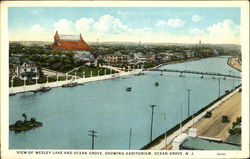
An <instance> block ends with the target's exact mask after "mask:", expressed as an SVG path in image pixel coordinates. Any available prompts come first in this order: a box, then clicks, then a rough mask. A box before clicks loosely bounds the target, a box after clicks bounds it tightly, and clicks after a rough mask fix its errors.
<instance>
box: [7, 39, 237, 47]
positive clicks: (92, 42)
mask: <svg viewBox="0 0 250 159" xmlns="http://www.w3.org/2000/svg"><path fill="white" fill-rule="evenodd" d="M9 42H50V43H53V42H54V41H39V40H10V41H9ZM85 42H86V41H85ZM87 43H88V44H89V43H91V44H94V43H97V42H95V41H88V42H87ZM101 43H133V44H139V42H133V41H102V42H98V44H101ZM142 44H188V45H238V46H241V44H233V43H201V44H198V43H181V42H141V45H142Z"/></svg>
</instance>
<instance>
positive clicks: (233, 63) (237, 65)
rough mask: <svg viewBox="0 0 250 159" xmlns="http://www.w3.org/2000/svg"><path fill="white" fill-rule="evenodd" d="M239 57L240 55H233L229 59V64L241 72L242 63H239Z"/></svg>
mask: <svg viewBox="0 0 250 159" xmlns="http://www.w3.org/2000/svg"><path fill="white" fill-rule="evenodd" d="M238 60H239V58H238V57H231V58H230V59H229V60H228V61H227V64H228V65H229V66H231V67H233V68H235V69H236V70H238V71H240V72H241V64H240V63H239V61H238Z"/></svg>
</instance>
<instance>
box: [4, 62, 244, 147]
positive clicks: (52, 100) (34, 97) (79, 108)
mask: <svg viewBox="0 0 250 159" xmlns="http://www.w3.org/2000/svg"><path fill="white" fill-rule="evenodd" d="M228 58H229V57H218V58H207V59H202V60H198V61H192V62H184V63H178V64H171V65H165V66H162V67H161V68H162V69H164V68H171V69H180V70H194V71H204V72H218V73H224V74H229V71H231V74H232V72H233V74H234V75H239V74H240V73H239V72H238V71H237V70H235V69H232V68H231V67H229V66H228V65H227V59H228ZM184 75H185V77H179V74H178V73H163V75H160V72H147V73H145V75H142V76H127V77H125V78H124V77H123V78H116V79H111V80H105V81H98V82H92V83H86V84H85V85H84V86H78V87H74V88H54V89H52V90H51V91H49V92H46V93H37V94H34V93H32V92H28V93H20V94H17V95H16V96H11V97H10V100H9V101H10V106H9V111H10V113H9V115H10V116H9V122H10V124H13V123H15V121H16V120H23V118H22V116H21V115H22V113H26V114H27V116H28V119H29V118H31V117H35V118H36V119H37V120H38V121H41V122H43V126H42V127H39V128H36V129H32V130H30V131H26V132H20V133H15V132H12V131H10V132H9V148H10V149H91V141H92V140H91V137H90V136H88V134H89V133H88V131H89V130H95V131H97V136H98V137H97V138H95V149H128V147H129V132H130V128H132V139H131V149H140V148H142V147H143V146H144V145H146V144H147V143H148V142H149V140H150V124H151V123H150V122H151V108H150V106H149V105H151V104H155V105H156V107H155V109H154V112H155V115H154V126H153V139H154V138H156V137H157V136H159V135H161V134H162V133H164V131H165V130H166V129H170V128H172V127H173V126H174V125H176V124H177V123H179V122H180V120H181V111H180V109H181V105H182V119H184V118H186V117H187V100H188V99H187V91H186V90H187V89H191V93H190V101H191V102H190V107H191V111H190V112H191V113H194V112H196V111H198V110H199V109H201V108H202V107H204V106H206V105H207V104H209V103H210V102H212V101H213V100H215V99H216V98H218V94H219V93H218V79H213V78H212V76H204V78H203V79H202V78H200V75H191V74H184ZM216 78H217V77H216ZM155 82H159V86H158V87H155V86H154V83H155ZM239 83H240V81H239V80H238V79H234V80H233V79H232V78H227V79H226V80H222V79H221V82H220V85H221V93H220V94H221V95H222V94H224V92H225V91H226V90H228V89H232V87H233V85H235V86H236V85H238V84H239ZM126 87H132V91H131V92H127V91H126ZM164 113H165V114H166V118H164Z"/></svg>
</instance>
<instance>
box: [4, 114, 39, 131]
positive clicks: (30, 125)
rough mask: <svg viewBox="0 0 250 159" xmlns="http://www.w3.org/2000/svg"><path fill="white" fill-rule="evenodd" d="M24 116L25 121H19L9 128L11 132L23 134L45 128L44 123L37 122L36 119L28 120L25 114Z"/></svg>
mask: <svg viewBox="0 0 250 159" xmlns="http://www.w3.org/2000/svg"><path fill="white" fill-rule="evenodd" d="M22 116H23V117H24V121H21V120H18V121H16V122H15V124H12V125H10V126H9V129H10V130H11V131H15V132H21V131H26V130H30V129H34V128H37V127H41V126H43V123H42V122H38V121H36V118H31V119H30V120H26V118H27V117H26V114H23V115H22Z"/></svg>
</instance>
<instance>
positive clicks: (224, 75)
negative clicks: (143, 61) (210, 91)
mask: <svg viewBox="0 0 250 159" xmlns="http://www.w3.org/2000/svg"><path fill="white" fill-rule="evenodd" d="M148 71H159V72H161V74H162V73H163V72H177V73H180V76H182V74H183V73H188V74H200V75H202V76H201V77H203V75H210V76H222V77H224V78H225V77H231V78H241V76H236V75H231V74H222V73H215V72H200V71H191V70H176V69H158V68H155V69H151V70H148Z"/></svg>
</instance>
